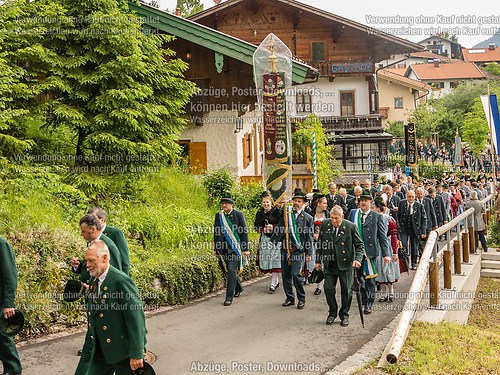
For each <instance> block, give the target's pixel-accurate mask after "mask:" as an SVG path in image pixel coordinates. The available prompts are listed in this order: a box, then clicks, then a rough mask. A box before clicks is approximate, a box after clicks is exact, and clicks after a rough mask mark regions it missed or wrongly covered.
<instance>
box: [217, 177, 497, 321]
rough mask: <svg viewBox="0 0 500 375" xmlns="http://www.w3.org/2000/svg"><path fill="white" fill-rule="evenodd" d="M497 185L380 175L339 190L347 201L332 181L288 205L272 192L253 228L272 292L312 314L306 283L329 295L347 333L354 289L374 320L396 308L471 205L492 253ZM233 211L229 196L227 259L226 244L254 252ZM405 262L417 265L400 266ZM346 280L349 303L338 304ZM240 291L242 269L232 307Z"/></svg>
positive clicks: (223, 239) (230, 289)
mask: <svg viewBox="0 0 500 375" xmlns="http://www.w3.org/2000/svg"><path fill="white" fill-rule="evenodd" d="M492 185H493V182H492V179H491V180H487V177H486V175H482V176H479V179H478V180H474V179H472V178H470V176H465V175H464V176H460V175H455V174H451V175H449V176H445V177H443V178H442V179H439V180H438V179H435V178H433V179H423V178H420V179H419V178H412V177H411V176H405V175H401V176H397V177H396V178H395V179H394V180H393V181H391V180H385V181H382V179H380V178H379V176H374V178H373V184H372V180H370V179H365V180H364V181H359V180H354V183H353V185H352V186H344V187H342V188H341V189H340V190H343V192H345V195H341V194H339V193H340V192H341V191H340V190H337V184H335V183H333V182H332V183H330V184H328V192H326V193H325V194H322V193H321V192H319V190H317V189H315V190H313V192H311V193H308V194H306V193H304V192H303V191H302V189H300V188H297V189H295V190H294V192H293V195H292V197H291V198H290V200H289V201H286V200H284V199H283V200H280V201H277V202H275V201H274V200H273V198H272V197H271V194H270V193H269V192H268V191H264V192H263V193H262V194H261V195H260V198H261V202H262V206H261V207H260V209H259V210H258V211H257V213H256V216H255V220H254V229H255V230H256V231H257V232H258V233H260V238H259V241H258V246H257V259H256V262H257V265H258V266H259V268H260V270H261V271H262V272H263V273H270V274H271V283H270V286H269V292H270V293H275V292H276V289H277V288H278V286H279V285H282V286H283V292H284V294H285V301H284V302H283V303H282V306H283V307H290V306H297V308H298V309H304V308H305V304H306V289H305V288H304V285H307V284H309V283H314V284H315V285H314V293H313V295H315V296H318V295H320V294H321V293H322V292H323V291H324V295H325V298H326V302H327V304H328V309H329V310H328V315H327V318H326V324H327V325H331V324H333V323H334V321H335V319H336V318H337V317H339V318H340V324H341V326H343V327H346V326H347V325H348V324H349V308H350V305H351V300H352V291H351V287H352V286H353V284H354V282H356V283H358V284H359V285H360V297H361V298H360V299H361V303H362V312H363V314H365V315H368V314H371V313H372V311H373V309H374V305H375V302H376V301H377V302H378V303H391V302H393V301H394V300H395V295H396V293H395V286H396V285H397V282H398V281H399V279H400V278H401V277H402V275H403V274H404V273H405V272H408V273H409V271H415V270H416V269H417V267H418V264H419V262H420V257H421V255H422V251H423V247H424V246H425V242H426V239H427V237H428V235H429V233H430V232H431V231H432V230H434V229H436V228H437V227H438V226H441V225H443V224H446V223H447V222H448V221H450V220H452V219H453V218H454V217H456V216H457V215H459V214H460V213H461V212H463V211H464V210H465V209H467V208H469V207H473V208H474V209H475V211H476V214H475V222H474V227H475V230H476V232H477V236H478V238H477V240H478V244H479V243H480V245H481V247H482V250H483V251H485V252H486V251H488V248H487V245H486V241H485V233H484V229H485V225H484V222H483V221H482V212H484V207H483V206H482V203H481V202H480V200H479V198H478V197H483V198H485V197H486V196H487V195H489V194H490V193H491V192H492ZM499 189H500V186H499ZM347 191H349V193H347ZM344 196H345V197H344ZM227 202H230V206H231V208H230V209H229V210H228V209H227V206H226V204H227ZM233 205H234V201H233V200H232V199H231V198H230V197H224V198H222V199H221V208H222V211H221V212H219V213H217V214H216V224H215V228H214V229H215V231H214V243H215V246H216V253H217V255H218V256H224V257H226V256H227V251H225V250H224V251H222V252H221V251H220V247H221V246H222V248H223V249H230V248H233V249H240V248H241V249H248V246H249V245H248V243H247V241H248V229H247V228H246V227H244V225H246V224H244V223H245V221H246V220H245V219H244V215H243V213H241V212H240V211H236V210H234V209H233ZM499 210H500V209H499ZM222 213H226V215H227V214H232V215H235V213H238V214H237V215H239V217H240V219H236V218H234V219H231V217H229V216H227V217H226V221H227V223H226V229H225V230H222V231H220V228H221V225H219V224H218V223H219V222H221V220H220V215H221V214H222ZM242 216H243V218H242ZM235 220H236V221H235ZM242 225H243V226H242ZM221 233H222V236H221ZM232 233H234V234H243V236H242V237H241V238H240V236H236V235H235V236H232V235H231V234H232ZM242 238H243V240H242ZM241 249H240V250H238V251H236V254H237V255H236V260H237V262H236V263H241V264H242V263H243V259H246V261H247V262H248V261H249V260H250V259H249V258H248V254H249V253H248V251H244V252H243V253H242V252H241ZM400 255H403V256H404V258H405V259H407V260H408V264H405V262H403V261H402V260H401V259H399V256H400ZM236 263H235V264H236ZM318 275H321V276H320V277H318ZM235 277H236V280H238V281H237V282H236V283H235V282H234V281H233V279H234V278H235ZM280 281H281V284H280ZM337 281H339V282H340V289H341V296H340V297H341V298H340V304H339V303H338V302H337V299H336V297H335V288H336V285H337ZM241 290H242V287H241V286H240V284H239V279H238V276H237V275H236V274H235V267H230V266H228V267H227V292H226V300H225V301H224V305H225V306H229V305H230V304H231V301H232V298H231V296H238V295H239V294H240V293H241ZM377 293H378V297H377ZM315 298H317V297H315Z"/></svg>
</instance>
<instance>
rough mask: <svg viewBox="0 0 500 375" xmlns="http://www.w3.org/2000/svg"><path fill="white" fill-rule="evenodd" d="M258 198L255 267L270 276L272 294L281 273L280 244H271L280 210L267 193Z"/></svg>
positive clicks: (255, 224)
mask: <svg viewBox="0 0 500 375" xmlns="http://www.w3.org/2000/svg"><path fill="white" fill-rule="evenodd" d="M260 198H261V200H262V207H261V208H260V210H258V211H257V213H256V215H255V222H254V227H255V230H256V231H257V232H259V233H260V239H259V249H258V250H257V266H259V268H260V270H261V271H262V272H264V273H270V274H271V275H272V276H271V286H270V287H269V292H270V293H274V292H275V291H276V288H278V287H279V274H280V273H281V243H278V244H273V243H272V242H271V236H272V234H273V231H274V227H275V226H276V224H278V221H279V218H280V210H279V208H278V207H276V206H275V205H274V201H273V198H272V197H271V195H270V194H269V192H267V191H265V192H263V193H262V194H261V195H260Z"/></svg>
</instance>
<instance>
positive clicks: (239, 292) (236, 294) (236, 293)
mask: <svg viewBox="0 0 500 375" xmlns="http://www.w3.org/2000/svg"><path fill="white" fill-rule="evenodd" d="M242 292H243V289H241V290H239V291H237V292H234V296H235V297H236V298H238V297H239V296H240V294H241V293H242Z"/></svg>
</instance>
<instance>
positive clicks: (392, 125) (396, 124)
mask: <svg viewBox="0 0 500 375" xmlns="http://www.w3.org/2000/svg"><path fill="white" fill-rule="evenodd" d="M386 131H387V133H389V134H392V135H393V136H394V137H397V138H401V137H404V136H405V128H404V124H403V121H388V122H387V129H386Z"/></svg>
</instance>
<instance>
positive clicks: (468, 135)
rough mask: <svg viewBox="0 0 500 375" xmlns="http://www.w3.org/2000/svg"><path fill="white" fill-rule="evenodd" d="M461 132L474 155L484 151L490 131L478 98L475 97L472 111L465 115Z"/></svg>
mask: <svg viewBox="0 0 500 375" xmlns="http://www.w3.org/2000/svg"><path fill="white" fill-rule="evenodd" d="M462 134H463V140H464V141H465V142H468V143H469V144H470V145H471V151H472V153H473V154H474V155H479V154H480V153H481V152H483V151H484V149H485V148H486V145H487V143H488V137H489V135H490V131H489V128H488V123H487V122H486V117H485V115H484V110H483V106H482V104H481V99H480V98H476V100H475V101H474V105H473V106H472V111H471V112H469V113H467V114H466V115H465V121H464V124H463V127H462Z"/></svg>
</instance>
